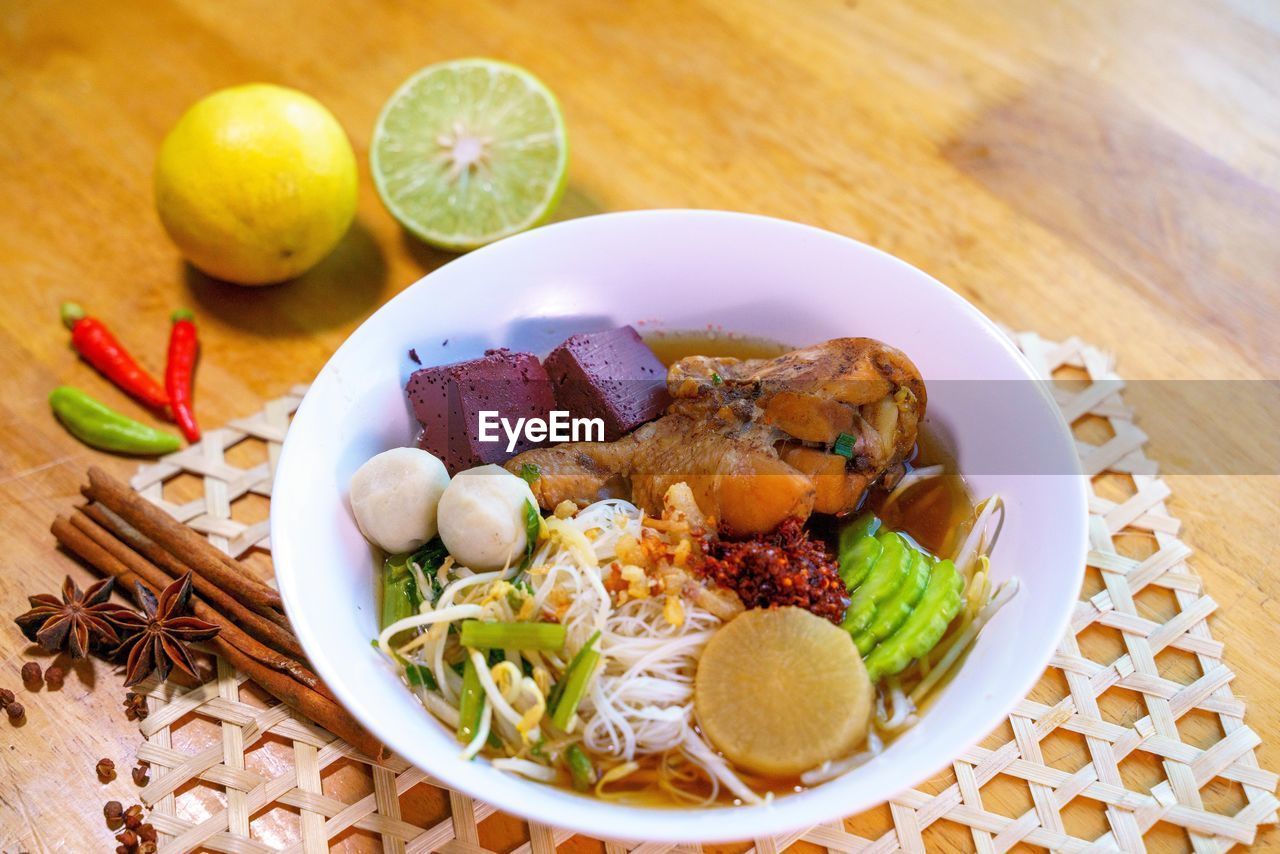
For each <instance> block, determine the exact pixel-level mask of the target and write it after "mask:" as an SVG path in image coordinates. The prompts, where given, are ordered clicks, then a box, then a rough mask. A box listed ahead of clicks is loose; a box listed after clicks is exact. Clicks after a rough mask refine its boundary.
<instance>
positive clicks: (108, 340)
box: [62, 302, 169, 411]
mask: <svg viewBox="0 0 1280 854" xmlns="http://www.w3.org/2000/svg"><path fill="white" fill-rule="evenodd" d="M62 322H63V324H64V325H66V327H67V328H68V329H70V330H71V345H72V346H73V347H75V348H76V352H78V353H79V354H80V355H81V356H83V357H84V359H85V361H87V362H88V363H89V364H91V365H93V366H94V367H95V368H97V369H98V370H99V371H101V372H102V374H103V375H104V376H106V378H107V379H109V380H111V381H112V382H113V383H115V384H116V385H117V386H118V387H119V388H120V389H121V390H122V391H124V392H127V393H128V394H130V395H132V396H133V397H135V398H137V399H138V400H140V401H141V402H143V403H145V404H146V405H147V406H149V407H151V408H152V409H155V410H158V411H163V410H164V408H165V407H166V406H168V405H169V395H167V394H165V390H164V386H162V385H160V383H159V381H157V380H156V379H155V378H154V377H153V376H151V374H149V373H147V372H146V371H145V370H143V369H142V367H140V366H139V365H138V363H137V362H135V361H134V360H133V357H132V356H130V355H129V351H128V350H126V349H125V348H124V346H123V345H122V344H121V343H120V342H119V341H117V340H116V337H115V336H114V335H112V334H111V330H109V329H107V327H106V325H105V324H104V323H103V322H102V321H101V320H98V319H97V318H93V317H88V316H86V315H85V313H84V309H82V308H81V307H80V306H78V305H76V304H75V303H73V302H64V303H63V304H62Z"/></svg>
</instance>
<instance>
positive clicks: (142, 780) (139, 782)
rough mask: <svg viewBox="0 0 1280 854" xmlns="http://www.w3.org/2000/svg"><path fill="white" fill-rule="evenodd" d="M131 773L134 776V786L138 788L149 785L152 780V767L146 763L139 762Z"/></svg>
mask: <svg viewBox="0 0 1280 854" xmlns="http://www.w3.org/2000/svg"><path fill="white" fill-rule="evenodd" d="M130 773H131V774H132V775H133V785H135V786H138V787H142V786H145V785H147V783H148V782H149V781H150V779H151V770H150V766H148V765H147V763H145V762H139V763H138V765H137V767H135V768H134V769H133V771H131V772H130Z"/></svg>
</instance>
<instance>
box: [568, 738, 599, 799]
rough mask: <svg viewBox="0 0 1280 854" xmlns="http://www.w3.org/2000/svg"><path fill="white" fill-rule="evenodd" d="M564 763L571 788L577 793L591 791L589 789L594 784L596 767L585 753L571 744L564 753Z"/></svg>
mask: <svg viewBox="0 0 1280 854" xmlns="http://www.w3.org/2000/svg"><path fill="white" fill-rule="evenodd" d="M564 761H565V764H566V765H568V766H569V778H570V779H571V780H572V781H573V788H574V789H576V790H577V791H579V792H589V791H591V787H592V786H594V785H595V784H596V779H597V777H596V766H595V765H594V764H592V762H591V758H590V757H588V756H587V754H586V752H585V751H584V750H583V749H582V748H581V747H579V746H578V745H576V744H571V745H569V749H568V750H566V751H565V752H564Z"/></svg>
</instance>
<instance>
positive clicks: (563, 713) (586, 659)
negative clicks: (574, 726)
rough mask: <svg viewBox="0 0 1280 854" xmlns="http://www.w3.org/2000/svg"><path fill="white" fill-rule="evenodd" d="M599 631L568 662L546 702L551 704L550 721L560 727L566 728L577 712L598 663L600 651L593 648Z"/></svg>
mask: <svg viewBox="0 0 1280 854" xmlns="http://www.w3.org/2000/svg"><path fill="white" fill-rule="evenodd" d="M599 638H600V632H596V633H595V634H593V635H592V636H591V638H590V639H589V640H588V641H587V643H586V645H585V646H583V647H582V649H580V650H578V654H577V655H575V656H574V657H573V661H570V662H569V667H568V668H567V669H566V670H565V672H564V676H563V677H562V678H561V679H560V681H559V682H557V683H556V686H555V688H554V689H552V692H551V695H552V697H553V698H554V699H553V700H552V701H551V702H549V703H548V705H549V706H551V722H552V723H553V724H555V725H556V726H558V727H560V729H563V730H567V729H568V728H569V721H571V720H573V716H574V715H575V714H577V711H578V704H579V703H581V702H582V698H583V697H585V696H586V694H587V683H588V682H589V681H590V680H591V676H592V675H593V674H594V673H595V672H596V665H597V664H599V663H600V653H599V651H598V650H596V649H595V644H596V641H597V640H599Z"/></svg>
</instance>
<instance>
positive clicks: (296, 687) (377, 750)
mask: <svg viewBox="0 0 1280 854" xmlns="http://www.w3.org/2000/svg"><path fill="white" fill-rule="evenodd" d="M213 642H214V643H215V644H216V645H217V647H218V654H219V655H221V656H223V657H224V658H226V659H227V660H228V661H230V662H231V663H232V664H233V665H235V666H236V667H237V668H238V669H239V670H240V672H241V673H244V674H245V675H247V676H248V677H249V678H251V679H252V680H253V681H254V682H257V683H258V684H259V685H261V686H262V687H263V688H264V689H265V690H266V691H268V692H269V693H270V694H271V695H272V696H273V697H275V698H276V699H277V700H280V701H281V702H283V703H287V704H288V705H290V706H292V707H293V708H295V709H297V710H298V711H300V712H302V714H304V715H306V716H307V717H308V718H310V719H311V720H313V721H315V722H316V723H317V724H319V725H320V726H322V727H324V728H325V729H327V730H328V731H329V732H331V733H333V734H334V735H336V736H338V737H339V738H341V739H343V740H344V741H346V742H347V743H348V744H350V745H351V746H352V747H354V748H356V749H357V750H359V751H360V752H361V753H363V754H365V755H366V756H368V757H369V758H370V759H373V760H374V761H377V760H380V759H381V758H382V744H381V743H380V742H379V741H378V740H377V739H376V738H374V737H373V736H372V735H370V734H369V733H368V731H366V730H365V729H364V727H362V726H360V724H358V723H357V722H356V720H355V718H353V717H351V715H350V713H348V712H347V710H346V709H344V708H342V706H340V705H338V704H337V703H336V702H334V701H333V700H330V699H328V698H326V697H325V696H323V695H321V694H319V693H317V692H316V691H312V690H311V689H310V688H308V687H307V686H305V685H302V684H300V683H299V682H297V681H295V680H293V679H290V678H288V677H287V676H284V675H282V674H280V673H277V672H275V671H274V670H271V669H269V668H267V667H264V666H263V665H262V664H261V663H259V662H258V661H255V660H254V659H252V658H250V657H249V656H247V655H245V654H244V653H243V652H241V651H240V650H238V649H236V648H235V647H234V646H232V645H231V644H229V643H226V642H225V641H223V640H222V638H221V637H216V638H214V639H213Z"/></svg>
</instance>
